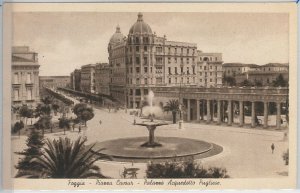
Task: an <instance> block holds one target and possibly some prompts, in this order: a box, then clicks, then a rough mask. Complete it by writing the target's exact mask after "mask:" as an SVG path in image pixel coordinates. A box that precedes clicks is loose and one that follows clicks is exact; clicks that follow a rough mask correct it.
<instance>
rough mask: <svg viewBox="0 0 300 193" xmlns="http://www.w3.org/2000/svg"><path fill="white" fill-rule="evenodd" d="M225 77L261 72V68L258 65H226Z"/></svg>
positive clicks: (223, 67)
mask: <svg viewBox="0 0 300 193" xmlns="http://www.w3.org/2000/svg"><path fill="white" fill-rule="evenodd" d="M222 69H223V76H232V77H235V76H236V75H238V74H243V73H246V72H249V71H260V66H259V65H256V64H243V63H224V64H223V65H222Z"/></svg>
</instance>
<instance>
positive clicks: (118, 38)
mask: <svg viewBox="0 0 300 193" xmlns="http://www.w3.org/2000/svg"><path fill="white" fill-rule="evenodd" d="M125 38H126V37H125V36H124V35H123V34H122V33H121V29H120V26H119V25H117V27H116V32H115V33H114V34H113V35H112V36H111V38H110V40H109V43H108V52H110V50H111V49H112V46H115V45H117V44H120V43H123V42H124V40H125Z"/></svg>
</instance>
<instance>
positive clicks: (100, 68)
mask: <svg viewBox="0 0 300 193" xmlns="http://www.w3.org/2000/svg"><path fill="white" fill-rule="evenodd" d="M95 81H96V83H95V85H96V94H101V95H107V96H109V95H110V88H109V84H110V67H109V65H108V64H107V63H102V64H97V65H96V67H95Z"/></svg>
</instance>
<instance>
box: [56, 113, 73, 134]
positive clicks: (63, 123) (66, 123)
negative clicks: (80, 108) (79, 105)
mask: <svg viewBox="0 0 300 193" xmlns="http://www.w3.org/2000/svg"><path fill="white" fill-rule="evenodd" d="M58 126H59V128H63V129H64V135H65V134H66V128H67V129H70V120H69V119H67V118H66V117H62V118H59V123H58Z"/></svg>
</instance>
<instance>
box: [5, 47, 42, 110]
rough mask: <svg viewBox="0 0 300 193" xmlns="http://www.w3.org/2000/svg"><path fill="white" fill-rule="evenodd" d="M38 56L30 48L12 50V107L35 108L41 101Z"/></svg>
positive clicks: (14, 48)
mask: <svg viewBox="0 0 300 193" xmlns="http://www.w3.org/2000/svg"><path fill="white" fill-rule="evenodd" d="M39 67H40V65H39V63H38V54H37V53H35V52H32V51H30V50H29V47H28V46H15V47H13V48H12V71H11V73H12V76H11V77H12V94H11V97H12V105H22V104H27V105H29V106H31V107H34V106H35V105H36V104H37V102H38V101H39V99H40V94H39Z"/></svg>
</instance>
